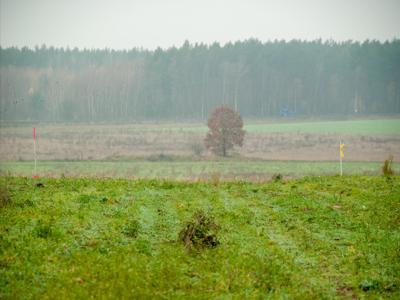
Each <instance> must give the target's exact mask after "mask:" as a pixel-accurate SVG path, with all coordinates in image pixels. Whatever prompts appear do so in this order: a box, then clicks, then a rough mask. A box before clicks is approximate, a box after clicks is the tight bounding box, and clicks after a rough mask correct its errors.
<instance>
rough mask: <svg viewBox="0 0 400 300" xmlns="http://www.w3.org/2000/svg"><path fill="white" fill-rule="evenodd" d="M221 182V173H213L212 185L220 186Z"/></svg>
mask: <svg viewBox="0 0 400 300" xmlns="http://www.w3.org/2000/svg"><path fill="white" fill-rule="evenodd" d="M220 180H221V173H220V172H213V173H211V183H212V184H214V185H218V184H219V182H220Z"/></svg>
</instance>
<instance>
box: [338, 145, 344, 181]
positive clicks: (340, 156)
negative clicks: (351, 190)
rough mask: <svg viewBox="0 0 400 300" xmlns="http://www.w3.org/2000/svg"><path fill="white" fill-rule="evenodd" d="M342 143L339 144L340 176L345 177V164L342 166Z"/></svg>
mask: <svg viewBox="0 0 400 300" xmlns="http://www.w3.org/2000/svg"><path fill="white" fill-rule="evenodd" d="M341 146H342V141H341V140H340V144H339V159H340V176H343V164H342V152H341Z"/></svg>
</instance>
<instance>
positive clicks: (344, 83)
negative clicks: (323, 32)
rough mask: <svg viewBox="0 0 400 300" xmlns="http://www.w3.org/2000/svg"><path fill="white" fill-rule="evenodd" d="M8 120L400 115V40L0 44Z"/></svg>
mask: <svg viewBox="0 0 400 300" xmlns="http://www.w3.org/2000/svg"><path fill="white" fill-rule="evenodd" d="M0 96H1V102H0V103H1V107H0V118H1V120H2V121H46V122H47V121H48V122H136V121H142V120H206V119H207V115H208V113H209V112H210V111H211V110H212V109H213V108H215V107H216V106H219V105H228V106H231V107H232V108H234V109H235V110H238V111H240V113H241V115H242V116H243V117H246V118H268V117H275V116H280V115H284V116H291V115H296V116H326V115H353V114H364V115H368V114H392V113H400V40H398V39H394V40H392V41H386V42H379V41H365V42H362V43H360V42H354V41H347V42H340V43H339V42H334V41H322V40H316V41H299V40H292V41H269V42H264V43H263V42H260V41H259V40H256V39H250V40H246V41H238V42H235V43H227V44H225V45H223V46H222V45H220V44H219V43H214V44H211V45H205V44H190V43H189V42H188V41H186V42H185V43H184V44H183V45H182V46H181V47H178V48H177V47H171V48H169V49H160V48H158V49H156V50H154V51H149V50H145V49H131V50H118V51H117V50H110V49H102V50H98V49H96V50H93V49H90V50H89V49H83V50H79V49H77V48H74V49H69V48H67V49H64V48H54V47H46V46H45V45H43V46H41V47H35V48H34V49H30V48H26V47H24V48H15V47H11V48H0Z"/></svg>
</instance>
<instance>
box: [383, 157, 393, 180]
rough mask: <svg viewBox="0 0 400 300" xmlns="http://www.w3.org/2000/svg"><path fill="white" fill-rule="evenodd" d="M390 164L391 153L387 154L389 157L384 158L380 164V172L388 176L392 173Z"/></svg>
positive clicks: (391, 162)
mask: <svg viewBox="0 0 400 300" xmlns="http://www.w3.org/2000/svg"><path fill="white" fill-rule="evenodd" d="M392 165H393V155H389V157H388V158H387V159H385V161H384V163H383V166H382V173H383V175H384V176H386V177H389V176H392V175H394V171H393V168H392Z"/></svg>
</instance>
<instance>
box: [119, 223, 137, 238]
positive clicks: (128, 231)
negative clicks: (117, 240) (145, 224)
mask: <svg viewBox="0 0 400 300" xmlns="http://www.w3.org/2000/svg"><path fill="white" fill-rule="evenodd" d="M139 230H140V223H139V222H138V221H137V220H131V221H130V222H129V223H128V224H127V225H126V226H125V227H124V228H123V230H122V232H123V233H124V234H125V235H126V236H128V237H131V238H136V237H137V236H138V234H139Z"/></svg>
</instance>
